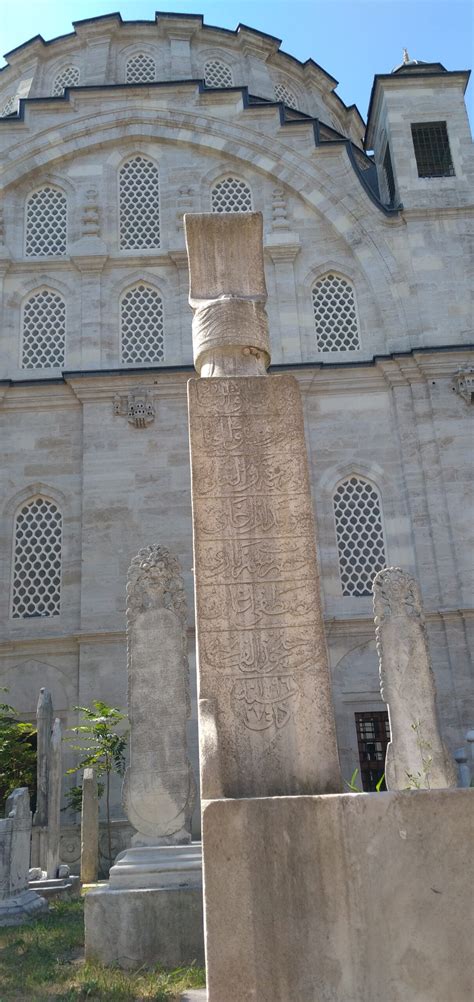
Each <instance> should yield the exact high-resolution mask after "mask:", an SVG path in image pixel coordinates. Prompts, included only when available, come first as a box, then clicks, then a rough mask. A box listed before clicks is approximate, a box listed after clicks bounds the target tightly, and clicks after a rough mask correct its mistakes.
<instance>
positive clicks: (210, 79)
mask: <svg viewBox="0 0 474 1002" xmlns="http://www.w3.org/2000/svg"><path fill="white" fill-rule="evenodd" d="M204 83H205V84H206V87H232V86H233V83H234V81H233V79H232V70H231V68H230V66H227V64H226V63H223V62H222V60H221V59H209V60H208V61H207V63H206V65H205V67H204Z"/></svg>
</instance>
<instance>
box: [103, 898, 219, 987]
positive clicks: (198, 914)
mask: <svg viewBox="0 0 474 1002" xmlns="http://www.w3.org/2000/svg"><path fill="white" fill-rule="evenodd" d="M84 901H85V940H86V960H98V961H99V962H100V963H101V964H105V965H108V966H110V965H112V964H117V965H118V966H119V967H123V968H134V967H142V966H143V965H145V966H147V967H152V966H153V965H155V964H162V965H163V966H164V967H179V966H181V965H184V964H192V963H193V962H195V963H196V964H197V965H198V966H203V965H204V934H203V917H202V890H201V888H195V887H184V888H179V887H174V888H151V889H143V888H141V889H120V890H111V889H110V888H109V887H106V888H98V889H97V890H92V891H88V893H87V894H86V896H85V899H84Z"/></svg>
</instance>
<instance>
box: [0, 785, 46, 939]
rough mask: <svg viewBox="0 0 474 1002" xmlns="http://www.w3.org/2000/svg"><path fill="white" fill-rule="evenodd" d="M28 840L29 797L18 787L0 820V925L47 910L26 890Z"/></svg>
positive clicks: (29, 829)
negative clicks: (3, 816)
mask: <svg viewBox="0 0 474 1002" xmlns="http://www.w3.org/2000/svg"><path fill="white" fill-rule="evenodd" d="M30 841H31V811H30V797H29V793H28V790H27V789H26V787H21V788H18V789H16V790H14V791H13V793H11V794H10V796H9V797H8V799H7V803H6V808H5V818H4V819H3V820H0V926H3V925H18V924H19V923H20V922H24V921H27V920H28V919H29V918H30V917H31V916H32V915H35V914H37V913H40V912H44V911H47V908H48V906H47V903H46V901H44V899H43V898H40V897H38V895H37V894H35V892H34V891H30V890H29V889H28V880H29V866H30Z"/></svg>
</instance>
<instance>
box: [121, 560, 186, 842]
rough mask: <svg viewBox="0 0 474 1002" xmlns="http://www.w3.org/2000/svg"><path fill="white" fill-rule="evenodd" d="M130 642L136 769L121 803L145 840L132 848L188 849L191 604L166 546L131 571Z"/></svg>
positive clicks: (128, 776) (132, 765)
mask: <svg viewBox="0 0 474 1002" xmlns="http://www.w3.org/2000/svg"><path fill="white" fill-rule="evenodd" d="M127 642H128V686H129V688H128V705H129V719H130V766H129V768H128V769H127V772H126V774H125V779H124V785H123V794H122V796H123V805H124V809H125V811H126V814H127V816H128V818H129V820H130V822H131V823H132V825H134V827H135V828H136V829H137V831H138V833H139V834H138V837H137V836H134V839H133V840H132V842H133V844H134V845H146V844H148V845H155V846H156V845H160V844H163V843H167V842H173V843H185V842H190V841H191V815H192V811H193V807H194V801H195V783H194V776H193V772H192V769H191V765H190V763H189V760H188V755H187V740H186V721H187V718H188V717H189V714H190V697H189V687H188V660H187V639H186V596H185V591H184V585H183V580H182V577H181V571H180V566H179V562H178V560H177V558H176V557H174V556H172V554H171V553H170V552H169V550H167V549H166V548H165V547H164V546H147V547H145V548H144V549H143V550H140V552H139V553H138V555H137V556H136V557H135V558H134V559H133V560H132V563H131V565H130V569H129V573H128V583H127Z"/></svg>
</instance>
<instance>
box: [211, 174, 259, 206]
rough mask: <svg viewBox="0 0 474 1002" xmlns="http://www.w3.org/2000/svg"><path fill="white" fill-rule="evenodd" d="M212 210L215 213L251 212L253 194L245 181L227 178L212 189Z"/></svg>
mask: <svg viewBox="0 0 474 1002" xmlns="http://www.w3.org/2000/svg"><path fill="white" fill-rule="evenodd" d="M211 208H212V211H213V212H251V211H252V192H251V191H250V188H249V187H248V185H247V184H245V181H240V180H239V178H238V177H226V178H224V180H223V181H219V182H218V184H216V185H215V186H214V188H213V189H212V192H211Z"/></svg>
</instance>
